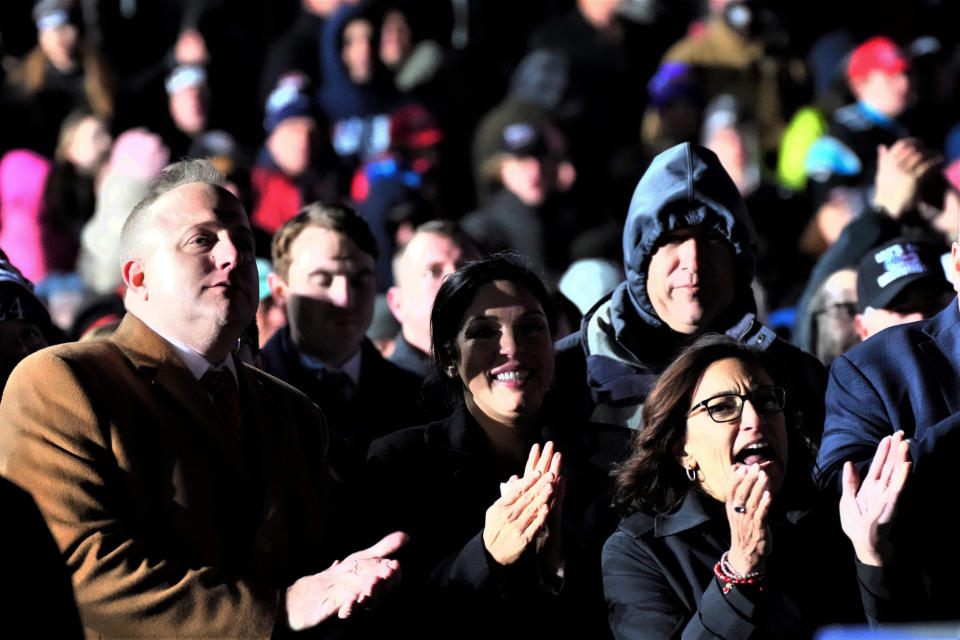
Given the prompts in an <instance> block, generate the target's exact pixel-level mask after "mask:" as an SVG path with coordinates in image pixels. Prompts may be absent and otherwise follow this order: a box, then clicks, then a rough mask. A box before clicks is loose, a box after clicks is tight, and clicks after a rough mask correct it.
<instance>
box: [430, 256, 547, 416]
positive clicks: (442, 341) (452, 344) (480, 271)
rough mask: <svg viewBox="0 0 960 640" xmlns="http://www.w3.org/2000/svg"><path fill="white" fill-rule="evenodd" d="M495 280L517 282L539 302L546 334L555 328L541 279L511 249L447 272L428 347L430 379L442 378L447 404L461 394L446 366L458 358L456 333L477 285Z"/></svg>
mask: <svg viewBox="0 0 960 640" xmlns="http://www.w3.org/2000/svg"><path fill="white" fill-rule="evenodd" d="M495 280H507V281H509V282H513V283H516V284H519V285H521V286H522V287H523V288H525V289H526V290H527V291H529V292H530V293H532V294H533V296H534V297H535V298H536V299H537V301H538V302H539V303H540V306H541V307H542V308H543V313H544V314H545V315H546V316H547V324H548V326H549V328H550V334H551V335H553V334H554V333H556V330H557V322H556V315H555V314H554V310H553V300H552V299H551V298H550V294H549V293H548V292H547V288H546V287H545V286H544V285H543V281H542V280H540V277H539V276H538V275H537V274H536V272H535V271H534V270H533V267H532V266H531V265H530V261H529V260H527V259H526V258H525V257H524V256H523V255H522V254H519V253H517V252H515V251H501V252H498V253H494V254H491V255H489V256H487V257H485V258H483V259H482V260H475V261H473V262H468V263H467V264H465V265H464V266H462V267H461V268H460V269H458V270H457V271H455V272H454V273H452V274H450V275H449V276H448V277H447V278H446V279H445V280H444V281H443V284H441V285H440V290H439V291H437V297H436V299H435V300H434V302H433V310H432V311H431V313H430V347H431V351H432V352H433V360H434V373H433V376H432V378H433V381H434V384H436V382H435V381H438V380H439V381H443V382H444V383H445V386H446V390H447V399H448V401H450V402H451V403H452V402H454V401H455V400H456V399H457V398H462V397H463V389H462V386H461V384H462V383H461V381H460V378H459V377H454V378H450V377H449V376H447V375H446V373H445V372H446V368H447V367H448V366H450V365H451V364H456V363H457V362H459V361H460V353H459V351H458V349H457V335H458V334H459V333H460V325H461V324H462V322H463V315H464V314H465V313H466V311H467V309H468V308H470V305H471V304H472V303H473V299H474V298H476V296H477V292H478V291H479V290H480V288H481V287H482V286H483V285H485V284H488V283H490V282H494V281H495Z"/></svg>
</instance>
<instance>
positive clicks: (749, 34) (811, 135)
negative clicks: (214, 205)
mask: <svg viewBox="0 0 960 640" xmlns="http://www.w3.org/2000/svg"><path fill="white" fill-rule="evenodd" d="M29 4H30V3H25V2H24V3H10V4H9V6H6V7H4V9H3V12H4V16H3V19H2V20H0V25H2V26H0V29H2V31H0V33H2V36H0V38H2V39H0V47H2V49H0V51H2V54H3V65H2V69H0V73H2V74H3V87H4V89H3V94H2V102H0V113H2V114H3V122H4V127H3V128H2V131H0V151H2V152H3V155H4V159H3V165H2V174H0V202H2V203H3V206H2V209H0V210H2V216H3V219H2V225H0V227H2V229H3V231H2V234H3V235H2V241H0V246H2V247H3V248H4V250H5V251H6V252H7V253H8V255H10V257H11V259H12V262H13V263H14V264H15V265H16V266H17V267H18V268H19V269H20V270H21V271H22V272H23V273H24V275H25V276H26V277H27V278H28V279H30V280H31V281H33V282H35V283H36V284H37V286H38V294H39V295H40V296H41V299H43V300H44V301H45V302H46V303H47V304H48V305H50V307H51V310H52V311H53V313H54V318H55V322H56V324H57V325H58V326H59V327H61V328H62V329H63V330H65V331H67V333H68V335H69V336H70V337H78V336H79V333H78V331H82V329H83V327H81V326H80V325H77V324H76V321H77V320H78V318H85V317H86V315H85V314H84V313H82V311H84V310H85V309H86V307H87V306H89V305H90V304H94V303H93V302H91V301H92V300H93V298H94V297H95V296H101V295H108V294H111V293H113V292H114V291H115V290H116V288H117V286H118V285H119V276H118V275H117V273H116V269H115V268H114V265H115V263H116V260H115V257H116V256H115V248H116V238H117V234H118V233H119V224H120V221H121V219H122V218H123V216H124V215H125V212H126V211H127V210H128V209H129V208H130V206H132V204H133V203H134V202H135V201H136V200H137V196H138V194H140V193H142V190H143V188H144V185H145V184H146V182H148V181H149V179H150V178H151V177H152V176H153V175H155V174H156V172H158V171H159V169H160V168H161V167H162V166H163V165H164V164H166V162H167V161H168V160H170V159H178V158H181V157H185V156H189V157H214V158H216V159H217V162H218V166H220V168H221V169H222V170H223V171H224V172H225V173H226V174H227V175H228V177H229V179H230V182H231V184H232V185H233V186H232V188H233V189H234V190H235V191H236V193H237V194H238V195H239V196H240V197H241V199H242V201H243V202H244V204H245V205H246V206H247V209H248V210H249V211H250V212H251V217H252V220H253V223H254V226H255V227H256V229H257V232H258V234H259V235H258V240H259V242H258V244H257V247H258V254H259V255H260V256H262V257H264V258H269V238H270V236H271V235H272V234H273V233H274V232H275V231H276V230H277V228H278V227H279V226H280V224H282V222H284V221H285V220H287V219H289V218H290V217H292V216H293V215H294V214H295V213H296V212H297V211H298V210H299V209H300V208H301V206H302V205H304V204H306V203H309V202H312V201H314V200H318V199H319V200H323V201H338V200H339V201H347V202H350V203H352V204H353V205H355V206H356V207H358V209H359V210H360V212H361V213H362V214H363V215H364V217H366V218H367V220H369V221H370V223H371V226H372V228H373V231H374V234H375V236H376V238H377V241H378V244H379V246H380V258H379V259H378V265H377V275H378V288H379V290H380V291H381V292H384V291H386V290H387V289H388V288H389V287H390V285H391V284H392V280H393V274H392V270H391V267H390V260H391V257H392V256H393V255H394V253H395V252H396V250H397V249H399V248H401V247H402V246H403V244H404V243H405V242H406V240H407V239H408V238H409V236H410V230H411V229H412V228H413V227H415V226H416V225H417V224H419V223H422V222H424V221H427V220H431V219H436V218H443V219H452V220H460V221H461V223H462V225H463V227H464V228H465V229H466V230H467V231H468V233H470V234H471V235H472V236H473V237H474V239H475V240H477V241H478V243H479V244H480V245H481V247H482V248H483V249H504V248H511V249H516V250H519V251H521V252H523V253H524V254H525V255H527V256H528V257H529V258H530V259H531V260H532V261H533V262H534V265H535V266H536V267H537V269H538V270H539V271H540V273H542V274H543V275H544V276H545V277H546V278H547V280H548V282H549V283H550V285H551V286H556V285H557V284H559V283H560V282H561V280H560V278H561V276H562V275H563V274H564V273H565V272H566V271H567V270H568V269H570V268H571V266H573V267H574V269H573V271H574V274H573V275H575V273H576V271H577V268H578V267H579V269H585V268H587V267H585V266H583V265H577V264H576V263H577V262H578V261H580V260H590V261H592V262H591V263H588V264H590V265H593V266H595V267H596V268H600V269H602V270H603V271H604V272H610V274H611V275H610V276H609V278H608V279H609V280H610V281H615V280H616V278H617V275H616V270H617V267H618V265H619V264H620V263H621V261H622V250H621V247H620V228H621V226H622V224H623V220H624V217H625V213H626V205H627V203H628V200H629V197H630V193H631V192H632V189H633V186H634V185H635V184H636V181H637V179H638V178H639V176H640V175H641V174H642V173H643V170H644V169H645V168H646V166H647V164H648V163H649V161H650V159H652V157H653V156H654V155H656V153H658V152H660V151H662V150H664V149H666V148H667V147H669V146H671V145H673V144H675V143H677V142H681V141H684V140H691V141H698V142H702V143H703V144H704V145H706V146H707V147H708V148H711V149H713V150H714V151H716V152H717V153H718V155H719V156H720V158H721V161H722V162H723V164H724V167H725V168H726V169H727V171H728V172H729V173H730V174H731V175H732V176H733V178H734V181H735V182H736V183H737V185H738V188H739V189H740V191H741V193H742V194H743V195H744V197H745V198H746V199H747V202H748V209H749V211H750V214H751V216H752V218H753V221H754V223H755V226H756V228H757V231H758V233H759V236H760V239H761V247H760V254H759V256H758V260H759V262H758V264H759V268H758V277H757V283H756V291H757V294H758V300H759V302H760V316H761V318H762V319H764V320H765V321H768V322H769V323H770V324H772V325H773V326H774V327H775V328H776V329H777V330H778V332H780V333H781V335H786V336H790V335H793V337H794V340H795V341H796V342H797V343H798V344H800V345H801V346H803V347H805V348H807V349H810V350H815V349H816V347H815V346H814V345H813V344H812V343H811V342H810V340H811V336H810V333H811V332H810V328H809V325H810V322H811V319H810V317H809V312H810V311H811V310H810V309H809V308H807V307H809V302H810V298H811V295H812V292H811V291H808V289H811V288H815V286H814V285H817V284H820V283H822V281H823V280H824V279H825V278H826V276H829V275H830V274H831V273H832V272H833V271H836V270H837V269H839V268H840V267H853V266H855V263H856V261H857V259H859V257H860V255H854V254H856V253H858V252H859V253H862V251H865V250H866V249H867V248H869V247H863V248H857V249H856V250H852V251H845V252H841V253H843V254H844V255H843V258H842V259H840V260H836V259H835V260H832V264H831V265H830V266H829V270H830V272H831V273H824V269H823V268H819V269H818V270H816V271H812V268H813V265H814V264H815V263H816V261H817V259H818V258H819V257H820V256H821V255H822V254H823V253H824V252H825V251H826V250H827V248H828V247H830V246H831V245H833V244H834V243H835V242H836V241H837V239H838V237H839V236H840V235H841V231H842V229H843V228H844V226H845V225H846V223H847V222H849V221H850V220H852V219H854V218H858V217H859V216H860V215H861V214H862V213H863V212H864V211H867V210H868V209H870V205H871V203H872V197H873V196H872V192H871V185H872V184H873V180H874V176H875V173H876V168H877V159H876V157H875V155H876V154H875V147H876V145H878V144H884V145H887V146H889V145H891V144H892V143H893V142H894V141H896V140H897V139H900V138H904V137H908V136H909V137H911V138H912V139H914V140H916V141H917V142H916V144H917V145H918V146H919V147H921V148H922V149H923V152H924V153H925V154H926V157H928V158H929V157H931V156H939V157H940V158H941V159H942V164H940V167H941V168H944V167H945V166H946V165H947V163H949V162H950V161H952V160H953V159H954V157H955V156H956V155H957V154H958V151H957V149H955V148H954V147H957V144H956V142H955V141H954V140H953V138H952V137H950V136H949V135H948V134H949V133H950V132H951V129H952V127H953V125H954V124H956V118H955V115H954V114H955V113H956V110H955V106H956V103H957V100H958V95H957V82H956V76H957V66H958V65H957V61H956V60H957V57H956V45H955V43H954V41H953V39H952V37H951V36H952V34H951V33H949V29H948V28H947V27H946V25H949V24H950V23H951V18H952V17H953V16H954V13H955V8H954V7H952V6H951V5H950V3H947V2H924V3H921V4H920V5H918V6H917V7H909V8H908V7H907V5H906V4H903V3H898V2H892V1H891V2H886V3H882V4H880V5H876V4H868V3H844V4H843V5H841V6H836V3H832V4H831V3H826V2H821V3H819V4H817V5H815V6H810V5H803V6H802V7H801V6H799V5H795V4H794V3H764V2H710V3H702V2H670V3H667V2H639V1H634V2H616V1H613V0H609V1H606V0H585V1H582V2H573V1H568V2H561V1H555V2H548V1H538V2H525V3H521V4H517V3H506V2H496V1H494V2H469V1H465V2H444V1H435V2H404V1H397V2H386V1H382V2H360V3H340V2H336V1H326V2H324V1H314V2H308V1H306V0H305V1H304V2H302V3H300V4H297V3H296V2H293V1H290V2H286V3H259V4H258V3H256V2H251V3H244V4H243V6H234V5H233V4H230V3H225V2H199V1H197V2H182V3H143V2H139V3H138V2H117V3H109V2H56V1H50V2H40V3H37V4H36V5H35V6H28V5H29ZM341 4H344V6H340V5H341ZM878 35H884V36H888V37H890V38H892V39H893V41H894V42H896V43H897V44H899V45H900V47H901V48H902V55H903V56H904V57H905V58H908V59H909V63H908V64H905V65H902V66H903V67H904V68H903V69H896V71H904V72H905V73H906V74H907V75H906V76H904V77H903V80H902V81H900V82H899V86H894V85H891V84H890V83H885V84H883V85H882V86H877V87H876V88H874V87H872V86H871V87H869V88H868V89H867V91H868V94H869V96H870V97H869V98H867V100H868V101H869V102H870V103H871V104H873V105H879V106H878V107H877V108H878V109H879V111H876V112H875V113H880V112H887V113H888V115H885V116H884V115H881V116H879V119H878V120H877V121H876V122H877V123H879V124H876V123H874V124H873V126H872V129H870V130H869V131H863V130H862V129H863V123H859V124H856V123H855V124H854V129H856V128H857V127H860V130H857V131H855V132H854V133H850V129H849V128H848V127H847V128H845V125H844V124H843V123H834V124H831V122H834V120H835V119H834V114H835V113H836V114H838V115H839V117H840V118H841V119H843V118H846V120H845V122H847V124H849V121H850V118H851V115H850V114H849V113H846V115H844V113H845V112H844V111H843V108H844V107H846V108H847V110H848V111H849V110H850V108H851V107H853V106H855V105H856V103H857V100H859V98H860V95H861V93H862V91H861V90H860V88H859V87H857V88H854V85H855V84H856V83H854V82H852V80H853V78H851V77H850V76H849V75H848V69H847V62H848V59H849V55H850V52H851V51H852V50H853V49H854V47H855V46H856V45H858V44H860V43H862V42H864V41H866V40H867V39H868V38H870V37H874V36H878ZM874 54H875V56H876V55H881V57H882V55H883V52H881V51H879V50H878V51H876V52H874ZM897 55H900V54H897ZM878 60H880V59H879V58H877V59H876V60H872V61H870V60H868V61H866V62H864V63H863V64H865V65H866V66H865V67H863V65H861V66H862V67H863V69H865V70H867V71H869V70H870V69H872V68H873V66H878V65H879V66H880V67H883V65H884V64H886V63H885V62H883V61H879V62H878ZM871 65H872V66H871ZM891 69H892V68H891ZM891 69H886V68H885V70H891ZM857 73H860V72H857ZM861 75H862V73H861ZM870 92H872V93H870ZM877 96H879V97H877ZM853 117H857V114H853ZM884 119H886V120H887V121H884V122H881V120H884ZM868 122H870V121H869V120H868ZM831 127H833V128H832V129H831ZM838 127H839V128H840V129H843V131H844V132H846V133H847V134H849V135H847V138H843V136H842V135H840V134H837V133H836V131H834V129H837V128H838ZM828 130H829V134H830V136H831V137H832V138H836V136H837V135H840V139H841V140H842V143H843V144H845V145H847V147H848V148H849V149H850V150H852V155H851V154H847V155H846V156H844V155H843V154H842V153H839V152H837V150H836V145H833V146H831V145H830V144H818V145H814V142H815V141H816V140H817V138H820V137H822V136H824V135H825V134H827V133H828ZM954 137H955V136H954ZM811 147H815V149H814V153H809V151H810V149H811ZM808 156H809V158H808ZM831 163H833V165H836V166H833V167H831V166H830V165H831ZM924 168H926V166H925V167H924ZM947 175H952V174H950V173H948V174H947ZM927 182H933V181H932V180H927ZM937 186H938V185H934V184H930V185H929V188H925V189H923V190H922V191H923V193H924V194H925V195H926V196H927V197H926V198H925V200H933V207H934V208H942V206H943V202H942V200H940V201H937V199H938V197H942V195H938V193H937ZM928 209H929V207H928ZM894 215H896V214H894ZM945 224H946V227H947V229H944V228H943V227H942V225H941V227H939V229H938V230H947V231H948V230H949V228H950V227H951V226H952V225H953V223H952V222H950V221H949V220H947V221H946V223H945ZM901 226H910V228H911V229H913V228H915V227H918V226H919V227H923V226H927V227H929V226H935V227H936V224H935V220H934V219H933V215H932V214H930V213H929V212H928V215H927V218H926V221H924V220H919V221H917V223H916V224H912V223H911V224H909V225H908V224H907V222H906V221H903V222H902V223H901ZM884 239H890V236H889V234H885V236H884V237H882V238H881V237H874V238H872V239H871V242H873V243H874V244H878V243H879V242H880V241H882V240H884ZM841 244H843V243H842V242H841ZM811 271H812V275H811ZM598 287H599V288H600V290H599V291H597V292H590V293H589V294H587V295H585V296H584V295H583V294H577V293H571V292H570V291H567V293H566V295H567V297H568V298H571V299H573V298H576V297H577V295H581V301H580V304H581V306H586V307H587V308H589V306H590V305H591V304H592V302H593V301H595V299H596V298H598V297H599V296H600V295H601V294H602V293H604V291H603V290H602V287H603V285H598ZM567 288H568V289H571V287H567ZM98 302H101V303H104V301H102V300H98ZM794 313H798V314H800V316H801V317H800V318H799V319H798V322H799V323H800V324H801V325H802V326H801V327H800V328H799V329H798V330H796V331H794V330H793V320H794V315H793V314H794ZM820 320H822V319H820V318H815V321H820ZM385 322H386V325H387V326H388V328H387V329H386V330H389V325H390V323H389V317H386V318H385ZM394 328H395V327H394Z"/></svg>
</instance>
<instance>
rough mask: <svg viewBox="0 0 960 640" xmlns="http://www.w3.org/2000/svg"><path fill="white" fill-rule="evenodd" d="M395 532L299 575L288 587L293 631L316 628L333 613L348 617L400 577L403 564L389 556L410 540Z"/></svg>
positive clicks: (288, 617)
mask: <svg viewBox="0 0 960 640" xmlns="http://www.w3.org/2000/svg"><path fill="white" fill-rule="evenodd" d="M407 539H408V537H407V534H405V533H403V532H400V531H395V532H394V533H391V534H389V535H387V536H385V537H384V538H383V539H382V540H380V542H378V543H376V544H375V545H373V546H372V547H370V548H368V549H363V550H362V551H357V552H356V553H352V554H350V555H349V556H347V557H346V558H344V559H343V561H342V562H341V561H336V562H334V563H333V564H332V565H330V568H329V569H326V570H325V571H321V572H320V573H317V574H314V575H311V576H306V577H303V578H300V579H299V580H297V581H296V582H294V583H293V584H292V585H291V586H290V588H289V589H287V598H286V606H287V623H288V624H289V626H290V628H291V629H293V630H294V631H300V630H301V629H309V628H310V627H314V626H316V625H318V624H320V623H321V622H323V621H324V620H326V619H327V618H330V617H331V616H333V614H334V613H336V614H337V616H338V617H340V618H348V617H349V616H350V615H351V614H352V613H353V611H354V609H355V608H356V607H358V606H366V605H367V604H369V603H370V602H371V601H372V600H373V599H375V598H376V597H377V595H379V594H380V593H381V592H383V591H385V590H387V589H389V588H391V587H392V586H393V585H395V584H396V583H397V582H398V581H399V580H400V565H399V563H397V561H396V560H390V559H388V558H387V557H386V556H388V555H390V554H392V553H393V552H395V551H396V550H397V549H399V548H400V547H402V546H403V545H405V544H406V543H407Z"/></svg>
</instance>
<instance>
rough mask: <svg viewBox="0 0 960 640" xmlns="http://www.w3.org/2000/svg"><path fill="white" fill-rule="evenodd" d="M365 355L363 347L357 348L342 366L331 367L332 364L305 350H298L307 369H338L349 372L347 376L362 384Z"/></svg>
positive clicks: (355, 382)
mask: <svg viewBox="0 0 960 640" xmlns="http://www.w3.org/2000/svg"><path fill="white" fill-rule="evenodd" d="M362 355H363V349H362V348H360V349H357V352H356V353H355V354H353V357H351V358H350V359H349V360H347V361H346V362H344V363H343V366H342V367H339V368H338V367H331V366H330V365H328V364H326V363H324V362H321V361H320V360H318V359H317V358H314V357H313V356H311V355H309V354H307V353H306V352H304V351H298V356H299V357H300V364H302V365H303V366H304V367H305V368H306V369H308V370H310V371H336V372H340V373H345V374H347V377H348V378H350V380H351V382H353V384H355V385H357V386H358V387H359V386H360V360H361V356H362Z"/></svg>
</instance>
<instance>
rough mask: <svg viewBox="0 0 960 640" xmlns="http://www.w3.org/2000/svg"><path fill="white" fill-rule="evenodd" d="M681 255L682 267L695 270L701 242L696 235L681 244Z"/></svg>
mask: <svg viewBox="0 0 960 640" xmlns="http://www.w3.org/2000/svg"><path fill="white" fill-rule="evenodd" d="M678 255H679V257H680V267H681V268H683V269H689V270H695V269H696V267H697V259H698V258H699V255H700V244H699V240H698V239H697V238H696V237H692V238H687V239H686V240H684V241H683V242H682V243H681V244H680V249H679V251H678Z"/></svg>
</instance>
